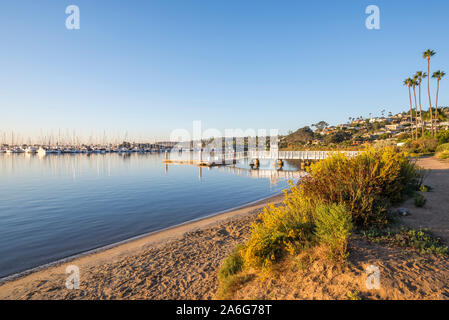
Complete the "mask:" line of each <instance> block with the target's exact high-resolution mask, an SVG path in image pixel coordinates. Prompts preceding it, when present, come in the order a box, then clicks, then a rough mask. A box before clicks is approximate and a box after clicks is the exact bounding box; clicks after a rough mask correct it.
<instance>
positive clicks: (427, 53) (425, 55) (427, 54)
mask: <svg viewBox="0 0 449 320" xmlns="http://www.w3.org/2000/svg"><path fill="white" fill-rule="evenodd" d="M434 55H435V51H433V50H430V49H427V50H426V51H424V53H423V58H424V59H427V74H428V75H429V77H427V93H428V95H429V111H430V124H431V127H432V131H433V116H432V100H431V98H430V82H429V78H430V58H431V57H432V56H434Z"/></svg>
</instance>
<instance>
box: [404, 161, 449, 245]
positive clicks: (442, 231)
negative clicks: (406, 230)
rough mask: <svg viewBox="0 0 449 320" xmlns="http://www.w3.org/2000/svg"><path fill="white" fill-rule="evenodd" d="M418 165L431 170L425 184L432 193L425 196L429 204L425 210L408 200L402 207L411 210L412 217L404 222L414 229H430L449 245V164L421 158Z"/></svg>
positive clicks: (408, 217) (405, 218) (406, 218)
mask: <svg viewBox="0 0 449 320" xmlns="http://www.w3.org/2000/svg"><path fill="white" fill-rule="evenodd" d="M417 164H418V165H419V166H420V167H422V168H424V169H427V170H429V173H428V176H427V177H426V179H425V181H424V184H426V185H429V186H431V187H432V191H431V192H426V193H425V194H424V196H425V197H426V199H427V203H426V205H425V206H424V207H423V208H417V207H416V206H415V205H414V203H413V199H408V200H407V201H406V202H405V203H404V205H402V207H405V208H407V209H409V211H410V213H411V215H410V216H407V217H403V218H402V220H403V222H404V223H405V224H406V225H409V226H411V227H414V228H419V227H423V228H428V229H430V230H431V231H432V232H433V233H434V234H435V235H436V236H438V237H440V238H441V239H443V240H444V241H446V243H449V162H445V161H441V160H438V159H436V158H433V157H431V158H421V159H419V160H418V162H417Z"/></svg>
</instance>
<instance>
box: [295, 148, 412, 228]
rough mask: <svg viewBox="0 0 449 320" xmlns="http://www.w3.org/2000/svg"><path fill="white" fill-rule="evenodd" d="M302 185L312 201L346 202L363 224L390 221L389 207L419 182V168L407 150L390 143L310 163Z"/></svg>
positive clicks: (358, 221) (350, 210) (357, 221)
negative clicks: (353, 155) (377, 147)
mask: <svg viewBox="0 0 449 320" xmlns="http://www.w3.org/2000/svg"><path fill="white" fill-rule="evenodd" d="M309 171H310V175H309V176H307V177H306V178H304V179H303V181H302V183H301V189H302V192H303V195H304V197H305V198H307V199H309V201H310V202H311V203H312V204H315V205H317V204H319V203H325V204H326V203H327V204H330V203H343V204H345V205H346V209H347V210H348V211H349V212H351V214H352V219H353V222H354V223H355V224H356V225H357V226H359V227H363V228H367V227H371V226H372V225H378V226H382V225H386V224H387V223H388V216H387V209H388V207H389V206H390V205H392V204H396V203H398V202H400V201H401V200H402V199H403V196H404V195H405V194H406V193H409V192H410V190H412V191H414V190H417V189H418V186H419V185H420V182H421V181H420V176H419V171H418V170H417V167H416V165H415V164H414V163H411V162H410V161H409V160H408V159H407V157H406V155H405V153H402V152H398V150H397V149H395V148H392V147H387V148H383V149H368V150H367V151H365V152H362V153H361V154H359V155H358V156H356V157H354V158H348V157H347V156H345V155H344V154H341V153H336V154H334V155H332V156H331V157H329V158H327V159H325V160H322V161H319V162H317V163H315V164H313V165H312V166H311V167H310V170H309Z"/></svg>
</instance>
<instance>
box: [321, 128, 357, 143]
mask: <svg viewBox="0 0 449 320" xmlns="http://www.w3.org/2000/svg"><path fill="white" fill-rule="evenodd" d="M351 138H352V136H351V134H350V133H349V132H346V131H343V130H339V131H337V132H334V133H331V134H329V135H327V136H325V137H324V143H326V144H331V143H341V142H343V141H346V140H349V139H351Z"/></svg>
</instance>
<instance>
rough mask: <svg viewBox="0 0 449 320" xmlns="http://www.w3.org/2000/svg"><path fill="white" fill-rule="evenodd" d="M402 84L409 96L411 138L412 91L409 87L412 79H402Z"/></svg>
mask: <svg viewBox="0 0 449 320" xmlns="http://www.w3.org/2000/svg"><path fill="white" fill-rule="evenodd" d="M403 83H404V86H407V87H408V97H409V98H410V130H411V133H412V138H413V120H412V108H413V106H412V92H411V91H410V87H411V86H412V84H413V80H412V79H411V78H407V79H405V80H404V82H403Z"/></svg>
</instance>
